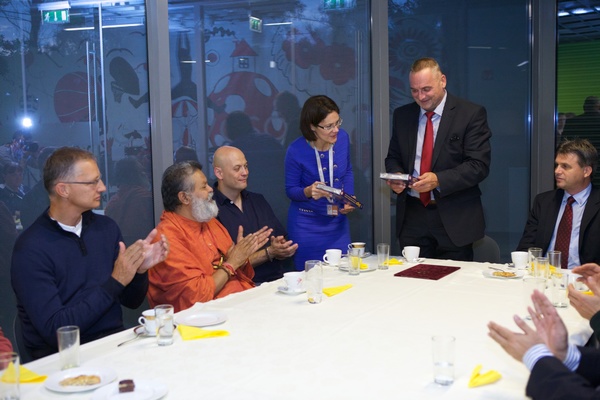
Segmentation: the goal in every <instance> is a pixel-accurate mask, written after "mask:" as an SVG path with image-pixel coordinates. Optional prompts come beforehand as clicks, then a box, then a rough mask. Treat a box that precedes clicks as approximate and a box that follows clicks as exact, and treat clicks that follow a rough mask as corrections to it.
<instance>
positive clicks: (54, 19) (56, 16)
mask: <svg viewBox="0 0 600 400" xmlns="http://www.w3.org/2000/svg"><path fill="white" fill-rule="evenodd" d="M42 21H43V22H44V23H49V24H66V23H67V22H69V10H52V11H42Z"/></svg>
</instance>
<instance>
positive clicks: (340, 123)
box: [317, 118, 344, 132]
mask: <svg viewBox="0 0 600 400" xmlns="http://www.w3.org/2000/svg"><path fill="white" fill-rule="evenodd" d="M343 121H344V120H343V119H341V118H340V119H338V120H337V122H334V123H333V124H329V125H327V126H321V125H317V126H318V127H319V128H321V129H323V130H324V131H327V132H331V131H332V130H333V128H339V127H340V126H342V122H343Z"/></svg>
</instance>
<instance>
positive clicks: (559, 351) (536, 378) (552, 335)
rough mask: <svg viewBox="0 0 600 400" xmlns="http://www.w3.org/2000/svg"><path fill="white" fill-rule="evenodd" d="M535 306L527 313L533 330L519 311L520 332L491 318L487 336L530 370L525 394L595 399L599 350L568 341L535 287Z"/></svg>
mask: <svg viewBox="0 0 600 400" xmlns="http://www.w3.org/2000/svg"><path fill="white" fill-rule="evenodd" d="M531 299H532V300H533V304H534V307H535V310H533V309H531V308H529V314H530V315H531V319H532V321H533V323H534V325H535V328H536V330H534V329H532V328H531V327H530V326H529V325H528V324H527V323H526V322H525V321H523V319H521V318H520V317H519V316H518V315H515V316H514V320H515V322H516V324H517V326H518V327H519V328H521V330H522V331H523V332H522V333H517V332H512V331H510V330H509V329H507V328H505V327H503V326H500V325H498V324H496V323H495V322H490V323H489V324H488V328H489V333H488V334H489V336H490V337H491V338H492V339H494V340H495V341H496V342H498V344H500V345H501V346H502V348H503V349H504V350H506V352H507V353H508V354H510V355H511V356H512V357H514V358H515V359H516V360H518V361H523V363H524V364H525V366H526V367H527V368H528V369H529V370H530V371H531V375H530V376H529V381H528V382H527V388H526V394H527V396H529V397H531V398H533V399H543V400H552V399H596V398H598V397H599V396H598V391H597V390H596V388H597V387H598V386H599V385H600V369H599V368H598V367H597V366H598V363H600V351H598V350H597V349H592V348H589V347H578V346H575V345H573V344H569V343H568V333H567V328H566V327H565V324H564V323H563V321H562V319H561V318H560V316H559V315H558V312H557V311H556V309H555V308H554V306H553V305H552V303H551V302H550V300H548V298H547V297H546V296H544V295H543V294H542V293H540V292H538V291H537V290H536V291H534V293H533V295H532V296H531Z"/></svg>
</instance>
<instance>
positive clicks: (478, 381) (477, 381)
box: [469, 364, 502, 388]
mask: <svg viewBox="0 0 600 400" xmlns="http://www.w3.org/2000/svg"><path fill="white" fill-rule="evenodd" d="M481 368H483V367H482V365H481V364H479V365H478V366H476V367H475V369H474V370H473V372H472V373H471V379H470V380H469V387H470V388H474V387H477V386H483V385H489V384H490V383H494V382H496V381H497V380H499V379H500V378H502V375H500V373H499V372H498V371H494V370H490V371H488V372H486V373H485V374H480V373H479V372H480V371H481Z"/></svg>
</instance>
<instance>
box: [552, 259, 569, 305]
mask: <svg viewBox="0 0 600 400" xmlns="http://www.w3.org/2000/svg"><path fill="white" fill-rule="evenodd" d="M559 253H560V252H559ZM558 271H559V270H557V271H555V272H553V273H552V281H551V284H550V301H552V305H553V306H554V307H556V308H567V307H568V306H569V299H568V297H567V288H568V287H569V274H567V273H563V272H558Z"/></svg>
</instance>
